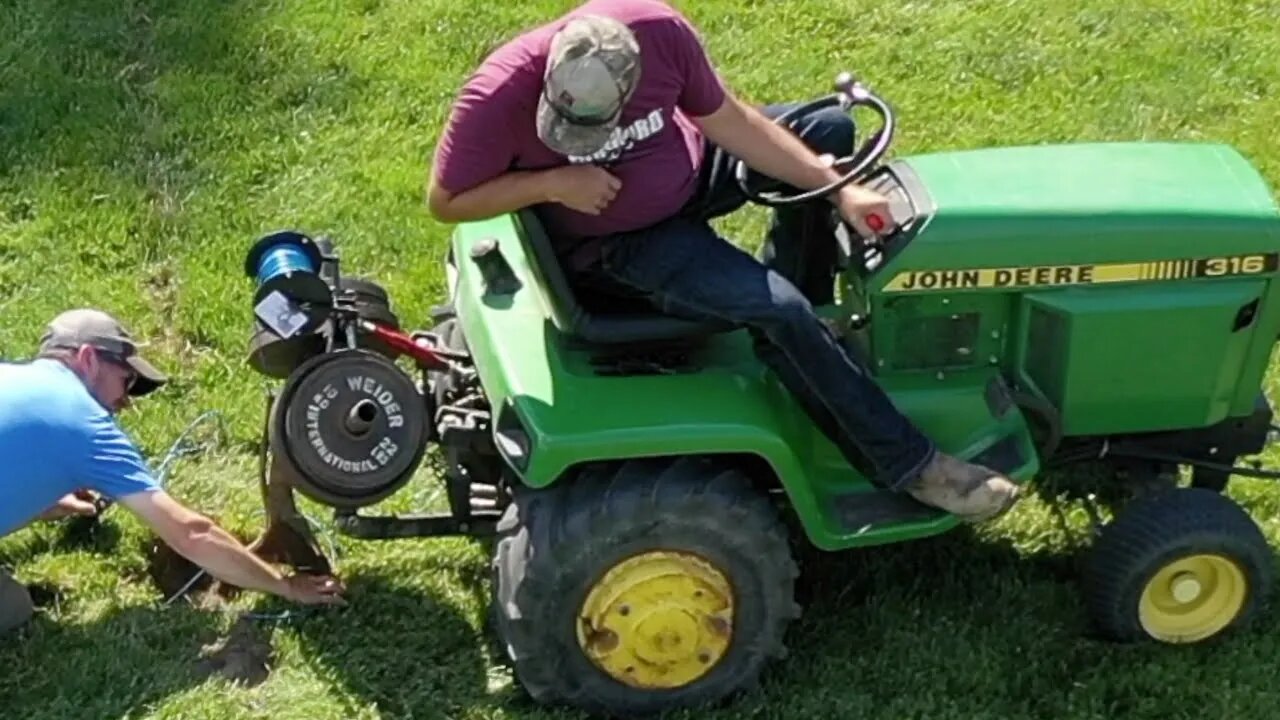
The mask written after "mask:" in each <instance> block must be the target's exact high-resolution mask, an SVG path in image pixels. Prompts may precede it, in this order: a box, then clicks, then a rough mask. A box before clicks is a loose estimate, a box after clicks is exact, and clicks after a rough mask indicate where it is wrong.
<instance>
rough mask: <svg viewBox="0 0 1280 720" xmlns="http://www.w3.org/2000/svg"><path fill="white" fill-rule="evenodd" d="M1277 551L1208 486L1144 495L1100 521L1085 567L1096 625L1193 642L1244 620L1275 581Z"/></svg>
mask: <svg viewBox="0 0 1280 720" xmlns="http://www.w3.org/2000/svg"><path fill="white" fill-rule="evenodd" d="M1271 583H1272V577H1271V551H1270V548H1269V546H1268V545H1267V540H1266V538H1265V537H1264V536H1263V534H1262V532H1261V530H1260V529H1259V528H1258V526H1257V524H1255V523H1254V522H1253V520H1252V518H1250V517H1249V515H1248V513H1246V512H1245V511H1244V509H1243V508H1241V507H1240V506H1239V505H1237V504H1236V503H1235V502H1233V501H1232V500H1231V499H1230V498H1228V497H1225V496H1223V495H1220V494H1218V493H1217V492H1215V491H1213V490H1208V489H1203V488H1174V489H1169V490H1165V491H1163V492H1157V493H1155V494H1152V495H1148V496H1144V497H1141V498H1139V499H1137V500H1135V501H1134V502H1133V503H1131V504H1129V505H1128V506H1126V507H1125V508H1124V509H1123V510H1122V511H1121V512H1120V514H1119V516H1118V517H1117V518H1116V519H1115V521H1114V522H1112V523H1110V524H1109V525H1107V526H1106V527H1104V528H1103V530H1102V533H1101V535H1100V536H1099V537H1098V540H1097V542H1096V544H1095V545H1094V547H1093V548H1092V549H1091V551H1090V554H1089V557H1088V559H1087V562H1086V565H1085V568H1084V577H1083V585H1084V595H1085V601H1086V604H1087V606H1088V609H1089V614H1090V615H1091V616H1092V618H1093V620H1094V623H1095V624H1096V626H1097V628H1098V630H1099V631H1100V632H1101V633H1102V635H1103V636H1105V637H1106V638H1107V639H1110V640H1115V641H1121V642H1135V641H1151V640H1154V641H1158V642H1163V643H1171V644H1175V643H1197V642H1203V641H1207V640H1210V639H1212V638H1215V637H1218V636H1220V635H1223V634H1225V633H1227V632H1229V631H1231V630H1233V629H1236V628H1240V627H1244V626H1246V625H1248V623H1249V622H1250V621H1251V620H1252V619H1253V618H1254V617H1255V616H1256V615H1257V613H1258V610H1259V607H1260V605H1261V604H1262V603H1263V601H1264V600H1265V599H1266V598H1267V597H1268V595H1269V593H1270V589H1271Z"/></svg>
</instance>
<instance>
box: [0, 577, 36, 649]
mask: <svg viewBox="0 0 1280 720" xmlns="http://www.w3.org/2000/svg"><path fill="white" fill-rule="evenodd" d="M34 613H35V606H34V605H33V604H32V603H31V593H29V592H27V589H26V588H25V587H23V586H22V585H20V584H19V583H18V581H17V580H14V579H13V578H12V577H10V576H9V574H8V573H6V572H5V571H3V570H0V636H3V635H4V634H5V633H7V632H9V631H10V630H15V629H17V628H19V627H21V626H23V625H25V624H27V621H28V620H30V619H31V616H32V615H33V614H34Z"/></svg>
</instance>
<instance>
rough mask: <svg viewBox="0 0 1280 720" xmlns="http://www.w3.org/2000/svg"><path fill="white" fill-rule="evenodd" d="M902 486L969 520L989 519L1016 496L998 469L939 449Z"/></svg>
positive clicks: (1016, 487)
mask: <svg viewBox="0 0 1280 720" xmlns="http://www.w3.org/2000/svg"><path fill="white" fill-rule="evenodd" d="M906 489H907V492H908V493H910V494H911V496H912V497H914V498H915V499H916V500H919V501H920V502H922V503H924V504H926V505H932V506H933V507H936V508H939V509H942V510H946V511H947V512H949V513H951V514H952V515H955V516H956V517H959V518H960V519H961V520H963V521H965V522H969V523H978V522H983V521H985V520H991V519H992V518H995V517H997V516H998V515H1000V514H1002V513H1003V512H1004V511H1006V510H1008V509H1009V508H1010V507H1012V506H1013V504H1014V502H1016V501H1017V499H1018V486H1017V485H1015V484H1013V483H1012V482H1011V481H1010V480H1009V479H1008V478H1006V477H1004V476H1002V475H1001V474H1000V473H998V472H996V471H994V470H991V469H990V468H986V467H983V466H981V465H974V464H973V463H967V462H964V461H963V460H960V459H958V458H954V457H952V456H950V455H946V454H944V453H941V452H939V453H935V454H934V457H933V460H931V461H930V462H929V464H928V465H926V466H925V468H924V470H922V471H921V472H920V475H919V476H918V477H917V478H916V479H915V480H913V481H911V482H910V483H909V484H908V485H907V488H906Z"/></svg>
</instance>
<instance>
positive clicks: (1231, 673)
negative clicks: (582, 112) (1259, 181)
mask: <svg viewBox="0 0 1280 720" xmlns="http://www.w3.org/2000/svg"><path fill="white" fill-rule="evenodd" d="M571 4H572V3H570V2H566V1H558V2H551V1H549V0H536V1H534V0H526V1H523V2H490V3H476V2H470V1H468V0H418V1H416V2H408V1H406V0H330V1H329V2H323V3H322V2H313V3H306V2H302V1H301V0H293V1H286V0H271V1H267V2H246V1H244V0H223V1H221V2H200V3H187V2H177V1H175V0H170V1H164V0H121V1H120V2H114V3H102V2H93V1H91V0H8V1H7V2H5V3H3V4H2V5H0V29H3V30H4V32H3V33H2V34H0V38H2V39H0V317H2V318H3V320H2V321H0V357H5V358H10V359H13V358H22V357H26V356H28V355H29V354H30V352H31V350H32V347H33V345H34V343H35V341H36V338H37V337H38V336H39V333H40V330H41V326H42V325H43V323H44V322H45V321H46V320H47V319H48V318H49V317H51V316H52V315H53V314H55V313H56V312H58V311H60V310H62V309H64V308H66V307H68V306H71V305H98V306H103V307H107V308H109V309H111V310H112V311H114V312H116V313H118V314H120V315H122V316H123V317H125V318H127V319H128V320H129V321H130V322H131V323H132V324H133V325H134V326H135V327H136V329H137V330H138V331H139V332H140V333H141V334H144V335H147V336H149V337H151V338H153V343H154V345H155V348H154V350H153V354H154V355H155V356H156V359H157V360H158V362H159V363H160V364H161V365H163V366H164V367H165V368H167V369H169V370H170V371H171V372H172V373H173V374H174V375H175V376H176V377H177V380H176V381H175V382H174V383H173V385H172V387H170V388H169V389H167V390H166V391H165V393H163V395H161V396H160V397H159V398H157V399H156V400H155V401H152V402H147V403H144V404H143V405H142V406H141V407H140V408H138V409H137V410H136V411H134V412H131V413H129V415H128V416H127V417H126V418H125V423H126V424H127V427H128V428H129V429H130V431H131V432H132V433H133V434H134V435H135V437H137V439H138V440H139V442H140V443H141V444H142V446H143V447H144V449H145V451H146V452H147V453H148V455H150V456H152V457H156V458H157V459H158V457H159V456H160V455H161V454H162V453H163V452H164V450H165V449H166V448H167V447H168V446H169V443H170V442H171V441H172V440H173V439H174V437H175V436H176V435H177V434H178V433H179V432H180V431H181V430H182V428H183V427H184V426H185V425H186V424H187V423H188V422H190V421H191V420H192V419H194V418H195V417H196V416H197V415H199V414H200V413H201V412H203V411H205V410H217V411H218V412H220V413H221V414H222V415H223V416H224V417H225V419H226V420H227V422H228V428H229V431H230V432H229V435H228V437H227V438H225V440H224V441H223V442H221V443H220V444H219V446H218V450H217V452H215V453H213V454H211V455H209V456H206V457H204V458H203V459H201V460H199V461H198V462H197V461H187V462H184V463H182V464H180V465H178V466H177V470H176V472H175V474H174V475H173V476H172V490H173V492H175V494H177V495H179V496H181V497H183V498H185V499H187V500H189V501H190V502H191V503H192V504H193V505H195V506H197V507H199V508H201V509H204V510H206V511H208V512H210V513H212V514H214V515H216V516H217V517H219V518H220V519H222V520H223V521H224V522H226V523H227V524H228V525H229V526H231V527H232V528H234V529H235V530H237V531H239V532H242V533H244V534H246V535H252V534H253V533H254V532H255V531H256V529H257V523H258V515H257V508H256V506H255V503H256V489H255V487H254V485H253V477H254V462H253V458H252V456H251V454H250V449H251V448H252V443H253V441H254V438H255V437H256V434H257V432H258V425H257V423H258V422H259V419H260V417H261V412H262V402H263V400H262V388H263V385H264V383H263V382H262V380H261V379H260V378H259V377H257V376H255V375H254V374H253V373H252V371H250V370H249V369H248V368H247V367H246V365H245V363H244V352H245V347H246V342H247V339H248V336H247V328H248V325H249V322H250V315H249V312H250V310H249V294H250V291H251V287H250V284H249V281H248V279H246V278H244V277H243V276H242V272H241V262H242V257H243V253H244V250H245V249H246V248H247V246H248V244H249V243H250V242H252V240H253V239H255V238H256V237H258V236H259V235H260V234H261V233H263V232H265V231H267V230H271V229H275V228H280V227H286V226H293V227H299V228H303V229H305V230H307V231H311V232H315V233H325V234H329V235H331V236H332V237H334V238H335V239H336V240H337V241H338V242H339V244H340V248H341V249H342V251H343V256H344V262H345V263H346V265H347V267H348V269H349V271H352V272H357V273H361V274H368V275H372V276H374V277H377V278H379V279H380V280H381V281H382V282H384V283H385V284H386V285H387V286H388V287H389V288H390V290H391V291H392V293H393V297H394V302H395V305H396V309H397V310H398V311H399V313H400V315H401V317H402V318H405V319H406V320H419V319H422V318H425V316H426V312H427V309H428V308H429V307H430V306H431V305H432V304H433V303H435V302H437V301H439V300H440V298H441V277H440V274H439V267H440V262H441V258H442V256H443V249H444V243H445V237H446V234H447V228H445V227H442V226H439V225H437V224H435V223H433V222H432V221H431V220H430V219H429V218H427V216H426V214H425V212H424V211H423V208H422V200H421V196H422V186H423V179H424V177H425V175H426V169H427V163H428V160H429V157H430V153H431V148H432V147H433V143H434V141H435V137H436V132H437V130H438V128H439V127H440V126H441V124H442V122H443V120H444V118H445V116H446V113H447V109H448V104H449V101H450V99H451V97H452V95H453V92H454V90H455V89H456V87H457V86H458V85H459V83H460V82H461V81H462V79H463V78H464V77H465V75H466V73H467V72H468V70H469V69H470V68H471V67H472V65H473V64H474V63H475V62H476V61H477V60H478V59H479V58H480V57H481V56H482V55H483V54H484V52H485V51H486V50H487V49H488V48H489V47H491V46H493V45H494V44H496V43H498V42H500V41H501V40H502V39H503V38H505V37H507V36H508V35H509V34H511V33H512V32H514V31H516V30H517V29H519V28H522V27H527V26H529V25H532V24H534V23H536V22H539V21H541V20H542V19H545V18H549V17H551V16H553V15H554V14H556V13H557V12H559V11H561V10H563V9H567V8H568V7H569V6H570V5H571ZM682 7H683V8H685V9H686V10H687V11H688V13H689V14H690V15H691V16H692V17H693V19H694V20H695V21H696V22H697V23H698V24H699V25H700V27H701V28H702V29H703V32H704V35H705V39H706V42H707V44H708V46H709V48H710V50H711V52H712V54H713V56H714V57H715V59H716V60H717V62H718V63H719V65H720V67H721V69H722V71H723V74H724V76H725V78H726V79H727V80H728V81H729V82H730V83H731V84H732V85H733V86H734V87H735V88H737V89H738V90H739V92H740V93H741V94H742V95H744V96H745V97H747V98H749V99H752V100H756V101H762V102H763V101H773V100H784V99H798V98H804V97H809V96H812V95H815V94H818V93H822V92H826V91H827V89H828V87H829V83H830V81H831V78H832V77H834V74H835V73H836V72H837V71H839V70H842V69H852V70H854V71H856V72H858V73H859V74H861V75H862V76H864V77H865V78H866V79H867V80H868V81H869V82H870V83H871V84H872V85H873V86H874V87H875V88H877V89H878V90H879V91H881V92H882V93H883V94H884V95H885V96H887V97H888V98H889V99H891V100H892V101H893V102H894V103H895V105H896V106H897V108H898V110H899V111H900V113H901V121H902V126H901V134H900V136H899V137H900V139H899V141H898V143H897V151H898V152H900V153H908V152H919V151H925V150H934V149H941V148H957V147H976V146H983V145H990V144H1016V143H1035V142H1042V141H1055V142H1056V141H1073V140H1112V139H1114V140H1128V139H1195V140H1219V141H1224V142H1227V143H1230V144H1233V145H1235V146H1236V147H1238V148H1240V149H1241V150H1242V151H1243V152H1244V153H1245V154H1246V155H1247V156H1249V157H1250V158H1251V159H1252V160H1253V161H1254V162H1255V163H1256V164H1257V166H1258V167H1259V168H1260V169H1261V171H1262V172H1263V174H1264V175H1265V176H1266V177H1267V178H1268V179H1269V180H1270V181H1271V182H1272V183H1273V184H1276V185H1280V148H1278V147H1277V146H1276V144H1275V141H1274V128H1275V118H1277V117H1280V71H1278V70H1277V65H1276V58H1277V57H1280V34H1278V33H1276V31H1275V21H1274V19H1275V18H1276V17H1280V2H1278V1H1277V0H1252V1H1244V0H1242V1H1241V2H1221V1H1217V2H1211V1H1210V0H1165V1H1164V2H1154V1H1152V0H1146V1H1141V0H1125V2H1122V3H1118V4H1113V3H1110V2H1104V1H1103V0H1081V1H1080V2H1076V3H1070V4H1055V3H1050V2H1048V1H1047V0H1043V1H1039V2H1031V1H1030V0H1021V1H1019V0H975V1H972V2H958V1H956V0H934V1H933V2H896V3H886V2H870V1H862V0H859V1H856V2H854V1H850V0H845V1H832V0H828V1H826V2H817V1H811V0H785V1H783V0H771V1H768V2H765V1H761V0H699V1H698V2H696V3H694V2H685V3H683V4H682ZM1099 172H1105V168H1099ZM763 218H764V214H763V212H761V211H759V210H757V209H750V210H747V211H744V212H743V213H741V215H740V216H739V217H737V218H734V219H732V220H729V221H727V222H725V223H724V228H725V229H726V231H727V232H728V233H729V234H730V235H731V236H733V237H734V238H735V239H737V240H739V241H741V242H743V243H744V244H753V243H755V242H756V240H757V239H758V238H759V236H760V234H761V232H762V229H763ZM1232 495H1233V496H1234V497H1236V498H1237V499H1239V500H1240V501H1241V502H1242V503H1244V504H1245V506H1246V507H1247V508H1248V509H1249V510H1250V511H1251V512H1252V513H1253V515H1254V517H1255V518H1256V519H1257V520H1258V521H1259V522H1260V523H1262V524H1263V526H1264V529H1265V531H1266V533H1267V536H1268V538H1269V539H1270V540H1271V541H1272V542H1273V543H1278V544H1280V499H1278V496H1277V494H1276V492H1275V490H1274V489H1273V488H1272V486H1271V485H1270V484H1268V483H1263V482H1256V481H1236V482H1235V484H1233V486H1232ZM431 496H432V486H431V484H430V479H429V478H427V477H425V476H424V477H423V478H422V481H421V482H418V483H416V484H415V485H414V486H413V487H412V488H411V489H410V490H408V491H407V492H406V494H405V495H404V496H403V497H401V498H399V499H397V501H396V502H397V503H398V504H399V505H402V506H404V507H409V506H413V505H415V504H419V503H424V502H426V501H427V500H428V499H430V497H431ZM317 512H318V511H317ZM1085 527H1086V523H1085V521H1084V519H1083V515H1082V513H1081V511H1080V510H1079V508H1072V509H1071V516H1070V523H1069V524H1068V526H1067V529H1069V530H1070V531H1071V532H1068V531H1067V530H1065V529H1063V528H1062V527H1060V526H1059V525H1057V524H1056V523H1055V522H1054V520H1053V516H1052V515H1051V513H1050V512H1049V511H1048V509H1047V507H1046V506H1045V505H1044V504H1043V503H1042V502H1040V501H1039V500H1036V499H1033V500H1031V501H1029V502H1028V503H1026V504H1024V505H1023V506H1022V507H1020V508H1019V510H1018V511H1017V512H1016V513H1015V514H1014V515H1012V516H1011V517H1009V518H1007V519H1005V520H1003V521H1001V522H1000V523H998V524H996V525H994V526H992V527H990V528H986V529H983V530H982V531H981V532H970V531H959V532H957V533H955V534H952V535H949V536H946V537H943V538H938V539H936V540H930V541H926V542H920V543H914V544H910V545H905V546H900V547H890V548H882V549H876V550H871V551H865V552H860V553H857V554H850V555H844V556H827V557H816V556H815V557H812V558H809V559H808V560H807V562H806V564H805V573H806V574H805V587H804V598H803V599H804V601H805V605H806V608H805V610H806V612H805V616H804V619H803V620H802V621H801V622H800V623H799V624H798V625H797V626H795V627H794V628H793V630H792V632H791V634H790V636H789V643H790V645H791V647H792V648H793V652H792V656H791V658H790V659H789V660H788V661H787V662H786V663H783V664H780V665H777V666H775V667H774V668H773V669H771V671H770V672H769V673H768V674H767V675H766V677H765V678H764V683H763V685H762V686H761V688H760V689H759V690H758V691H756V692H754V693H751V694H749V695H748V696H746V697H744V698H741V699H740V700H739V701H738V702H737V703H735V704H734V705H732V706H731V707H728V708H726V709H723V710H721V711H718V712H716V713H712V715H713V716H715V717H724V718H730V717H735V718H736V717H742V716H744V715H746V716H751V717H761V718H775V717H776V718H810V717H813V718H826V717H831V718H835V717H841V718H845V717H867V718H914V717H928V718H952V717H954V718H997V717H999V718H1030V717H1036V718H1041V717H1043V718H1055V719H1057V718H1113V717H1126V718H1145V717H1151V718H1156V717H1158V718H1161V720H1171V719H1172V718H1199V717H1206V716H1211V717H1231V718H1245V717H1249V718H1253V717H1258V718H1261V717H1271V716H1272V715H1274V710H1273V709H1274V707H1275V706H1276V704H1277V700H1280V691H1276V690H1273V687H1274V678H1275V676H1276V673H1275V670H1274V667H1275V663H1276V658H1277V657H1280V619H1277V617H1276V616H1268V617H1266V618H1265V619H1264V620H1263V621H1262V622H1261V623H1260V625H1259V626H1258V627H1257V628H1255V629H1254V630H1252V631H1251V632H1249V633H1247V634H1243V635H1241V636H1239V637H1235V638H1231V639H1229V640H1225V641H1223V642H1219V643H1214V644H1212V645H1209V646H1205V647H1196V648H1185V649H1184V648H1158V647H1142V646H1137V647H1117V646H1112V645H1107V644H1103V643H1099V642H1097V641H1095V640H1094V639H1092V638H1091V637H1090V636H1089V634H1088V625H1087V623H1086V621H1085V618H1084V616H1083V614H1082V609H1081V606H1080V602H1079V599H1078V597H1077V594H1076V591H1075V588H1074V586H1073V585H1072V580H1073V577H1074V570H1073V568H1074V563H1075V562H1076V559H1077V555H1078V553H1077V552H1076V551H1077V550H1078V549H1079V544H1080V533H1082V532H1084V528H1085ZM148 543H149V538H148V535H147V533H146V532H145V531H144V530H143V529H142V528H141V527H140V526H139V525H138V524H137V523H136V522H135V521H134V520H133V519H132V518H130V517H128V516H127V515H125V514H123V513H121V512H119V511H118V510H113V511H112V513H111V515H110V516H109V520H108V522H107V524H106V526H105V527H104V528H103V529H102V530H101V531H100V532H99V533H98V534H97V535H95V536H93V537H90V538H87V539H86V538H75V537H69V536H68V534H67V533H66V530H65V529H64V528H62V527H60V526H49V525H45V526H39V527H35V528H32V529H29V530H25V531H23V532H20V533H17V534H15V535H13V536H10V537H8V538H5V539H4V540H3V541H0V564H4V565H8V566H12V567H14V568H16V571H17V574H18V576H19V577H20V578H21V579H23V580H24V581H26V582H30V583H37V584H42V585H45V586H49V587H52V588H55V589H56V591H57V598H58V599H57V602H56V603H54V604H53V605H52V606H50V607H48V608H46V609H45V610H43V611H42V613H41V616H40V617H39V619H38V621H37V622H36V624H35V625H34V627H33V628H32V629H31V630H30V631H29V632H28V633H27V635H26V637H25V639H24V641H23V642H21V643H15V642H13V641H12V640H2V641H0V707H2V708H4V711H5V714H6V716H10V715H12V716H13V717H23V718H31V719H36V718H113V717H138V718H143V717H145V718H204V717H208V718H250V717H272V718H308V719H311V718H317V719H318V718H391V717H396V718H399V717H423V718H436V717H452V718H532V717H574V715H573V714H572V713H562V712H556V711H547V710H542V709H539V708H536V707H533V706H532V705H531V704H530V703H529V702H528V701H526V700H524V699H523V698H522V696H521V694H520V693H519V692H518V691H517V690H515V689H514V688H513V687H512V684H511V679H510V677H509V676H508V675H507V673H506V672H505V671H504V670H503V669H502V667H501V664H500V663H499V662H498V661H497V659H496V655H495V653H494V651H493V648H492V645H491V643H490V642H489V641H488V640H487V636H486V635H485V633H484V630H483V623H482V616H483V608H484V599H485V592H486V588H485V585H484V579H485V576H486V556H485V552H484V548H483V547H482V546H480V545H479V544H477V543H473V542H470V541H466V540H437V541H412V542H397V543H388V544H360V543H358V542H356V541H340V544H341V551H342V552H341V558H340V562H339V567H340V569H341V572H342V574H343V576H344V577H345V578H346V579H347V581H348V582H349V584H350V586H351V592H350V599H351V605H350V606H349V607H347V608H345V609H341V610H334V611H323V612H316V613H307V614H304V615H302V616H301V617H300V618H298V619H295V620H293V621H290V622H285V623H281V624H278V625H273V624H270V623H260V624H257V625H255V626H254V627H253V628H252V631H253V632H257V633H260V634H261V635H262V637H264V638H265V639H268V640H269V641H270V642H271V644H272V646H273V647H274V651H275V661H274V672H273V673H272V675H271V676H270V678H269V679H268V680H267V681H266V682H264V683H262V684H260V685H257V686H255V687H249V688H238V687H232V686H230V685H228V684H226V683H225V682H224V681H222V680H219V679H217V678H208V677H204V676H202V674H201V673H200V672H199V669H198V663H197V660H198V655H199V653H200V648H201V646H202V645H205V644H207V643H210V642H213V641H215V640H217V639H218V638H219V637H222V636H223V635H225V634H226V633H227V632H228V631H229V630H230V628H231V626H232V624H233V623H234V621H235V619H234V617H233V616H231V615H229V614H222V613H217V612H206V611H200V610H196V609H193V608H190V607H186V606H184V605H181V604H178V605H174V606H171V607H167V608H163V609H161V608H160V607H159V603H160V601H161V600H162V598H161V597H160V596H159V594H158V593H157V591H155V590H154V589H153V587H152V585H151V584H150V583H149V582H148V580H147V576H146V553H145V549H146V547H147V545H148ZM237 607H238V608H240V609H245V608H256V609H260V610H265V611H273V610H279V609H282V608H283V607H284V605H282V604H281V603H279V602H277V601H275V600H271V599H264V598H261V597H256V596H246V597H244V598H241V599H240V600H238V601H237Z"/></svg>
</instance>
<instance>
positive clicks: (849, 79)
mask: <svg viewBox="0 0 1280 720" xmlns="http://www.w3.org/2000/svg"><path fill="white" fill-rule="evenodd" d="M857 83H858V79H857V78H855V77H854V76H853V73H851V72H842V73H840V74H839V75H837V76H836V83H835V85H836V90H837V91H839V92H843V93H850V92H853V86H854V85H856V84H857Z"/></svg>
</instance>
